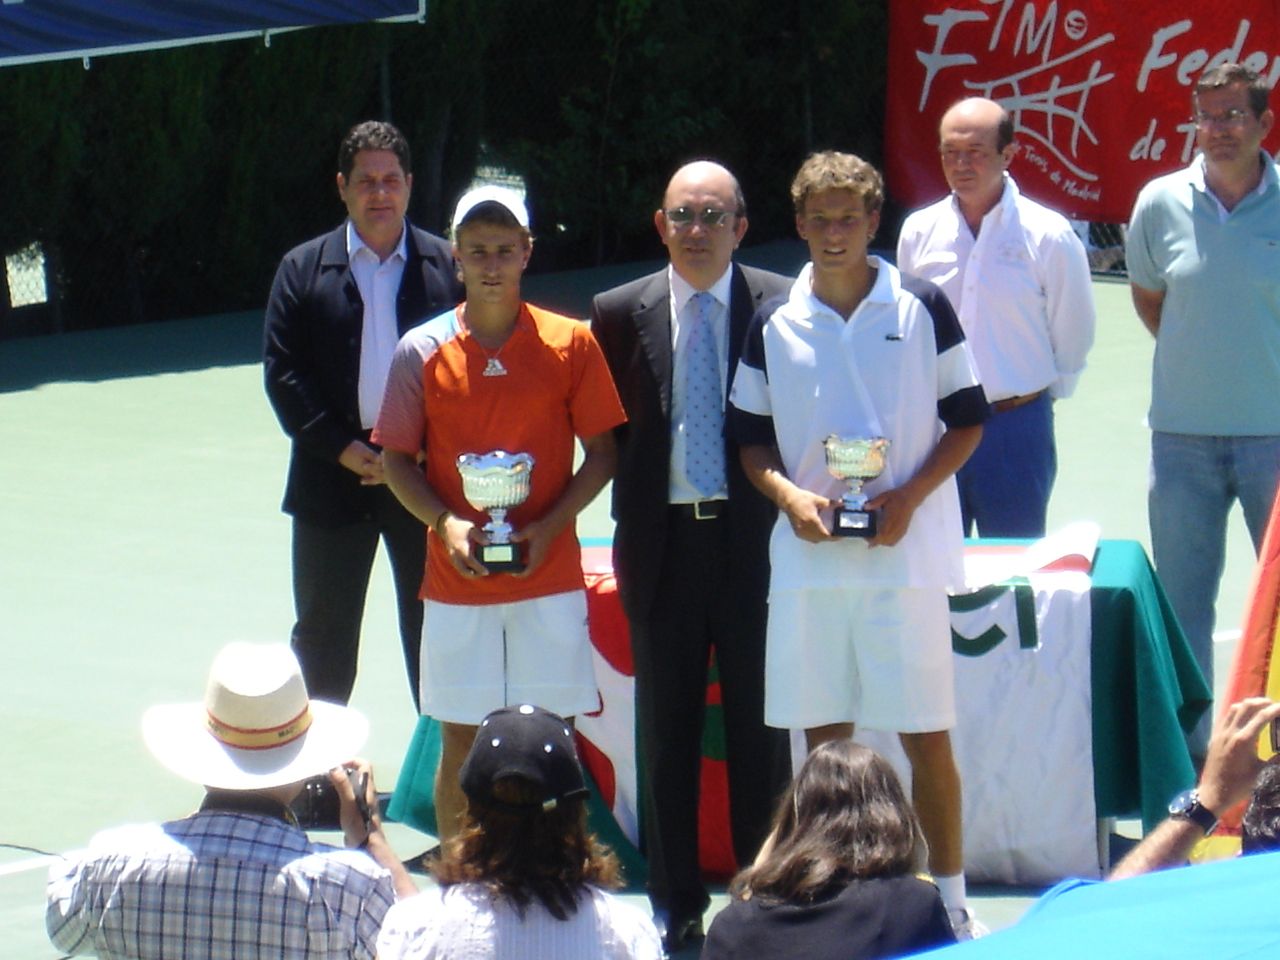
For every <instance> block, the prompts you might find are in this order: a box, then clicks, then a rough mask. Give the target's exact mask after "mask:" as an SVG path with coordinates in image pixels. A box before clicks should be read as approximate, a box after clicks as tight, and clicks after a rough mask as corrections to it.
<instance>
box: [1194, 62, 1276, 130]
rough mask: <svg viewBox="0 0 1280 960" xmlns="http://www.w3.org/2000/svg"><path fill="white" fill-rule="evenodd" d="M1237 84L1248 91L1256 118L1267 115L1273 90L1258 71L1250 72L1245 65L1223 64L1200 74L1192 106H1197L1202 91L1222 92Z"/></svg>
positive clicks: (1250, 107)
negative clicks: (1268, 101) (1268, 103)
mask: <svg viewBox="0 0 1280 960" xmlns="http://www.w3.org/2000/svg"><path fill="white" fill-rule="evenodd" d="M1236 84H1240V85H1242V86H1243V87H1244V88H1245V90H1246V91H1247V93H1248V95H1249V109H1250V110H1252V111H1253V115H1254V116H1255V117H1260V116H1262V115H1263V114H1264V113H1266V111H1267V100H1268V99H1269V98H1270V96H1271V88H1270V87H1268V86H1267V81H1266V80H1264V79H1263V78H1262V77H1261V76H1260V75H1259V74H1258V73H1257V72H1256V71H1254V70H1250V69H1249V68H1248V67H1246V66H1245V65H1244V64H1243V63H1221V64H1218V66H1216V67H1210V68H1209V69H1208V70H1206V71H1205V72H1204V73H1202V74H1200V79H1198V80H1197V81H1196V88H1195V92H1194V93H1192V95H1191V103H1192V106H1195V103H1196V98H1197V97H1198V96H1199V95H1200V93H1201V92H1202V91H1205V90H1221V89H1223V88H1224V87H1234V86H1235V85H1236Z"/></svg>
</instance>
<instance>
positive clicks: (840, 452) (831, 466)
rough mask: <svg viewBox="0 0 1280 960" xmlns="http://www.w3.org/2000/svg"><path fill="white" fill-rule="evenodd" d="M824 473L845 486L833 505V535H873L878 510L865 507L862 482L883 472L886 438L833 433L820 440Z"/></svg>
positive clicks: (887, 445)
mask: <svg viewBox="0 0 1280 960" xmlns="http://www.w3.org/2000/svg"><path fill="white" fill-rule="evenodd" d="M822 448H823V451H824V452H825V453H826V457H827V472H828V473H830V474H831V475H832V476H833V477H835V478H836V479H837V480H843V481H844V482H845V484H846V485H847V486H848V488H849V489H848V490H846V491H845V493H844V496H843V497H841V498H840V506H838V507H836V512H835V518H834V522H833V523H832V525H831V533H832V534H833V535H834V536H837V537H864V538H867V539H869V538H871V537H874V536H875V535H876V530H877V528H878V526H879V524H878V519H879V515H880V511H879V510H868V509H866V506H867V499H868V498H867V495H866V494H865V493H863V492H862V485H863V484H864V483H866V482H867V481H868V480H874V479H875V478H876V477H878V476H880V474H882V473H884V468H885V465H886V462H887V457H888V453H889V441H888V440H886V439H885V438H884V437H839V436H836V435H835V434H834V433H833V434H831V435H830V436H829V437H827V438H826V439H825V440H823V441H822Z"/></svg>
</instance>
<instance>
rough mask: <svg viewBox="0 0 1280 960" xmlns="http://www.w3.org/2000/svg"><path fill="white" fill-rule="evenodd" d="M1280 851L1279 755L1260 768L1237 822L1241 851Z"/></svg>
mask: <svg viewBox="0 0 1280 960" xmlns="http://www.w3.org/2000/svg"><path fill="white" fill-rule="evenodd" d="M1269 850H1280V754H1277V755H1276V756H1274V757H1272V758H1271V759H1270V760H1268V761H1267V762H1266V763H1265V764H1263V766H1262V771H1261V772H1260V773H1259V774H1258V779H1257V780H1255V781H1254V784H1253V794H1252V795H1251V796H1250V797H1249V806H1248V807H1246V808H1245V811H1244V819H1243V820H1241V821H1240V852H1241V853H1266V852H1267V851H1269Z"/></svg>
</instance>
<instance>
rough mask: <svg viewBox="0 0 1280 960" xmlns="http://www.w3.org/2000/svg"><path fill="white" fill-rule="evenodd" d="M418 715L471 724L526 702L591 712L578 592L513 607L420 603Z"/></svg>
mask: <svg viewBox="0 0 1280 960" xmlns="http://www.w3.org/2000/svg"><path fill="white" fill-rule="evenodd" d="M425 606H426V612H425V615H424V616H423V621H422V682H421V703H422V712H423V714H425V715H427V716H430V717H435V718H436V719H437V720H443V721H445V722H448V723H465V724H471V725H475V724H478V723H479V722H480V721H481V720H483V719H484V718H485V716H486V715H487V714H489V713H490V712H491V711H493V710H496V709H497V708H498V707H504V706H509V705H512V704H518V703H533V704H537V705H538V706H540V707H545V708H546V709H548V710H551V711H552V712H554V713H558V714H560V715H561V716H562V717H572V716H574V715H576V714H579V713H586V712H589V711H593V710H598V709H599V707H600V696H599V693H598V691H597V690H596V678H595V670H594V668H593V666H592V656H591V640H590V637H589V635H588V633H587V595H586V593H585V591H582V590H574V591H572V592H570V593H557V594H552V595H551V596H547V597H535V598H534V599H532V600H519V601H516V602H515V603H493V604H476V605H463V604H452V603H436V602H434V601H432V600H428V601H427V602H426V605H425Z"/></svg>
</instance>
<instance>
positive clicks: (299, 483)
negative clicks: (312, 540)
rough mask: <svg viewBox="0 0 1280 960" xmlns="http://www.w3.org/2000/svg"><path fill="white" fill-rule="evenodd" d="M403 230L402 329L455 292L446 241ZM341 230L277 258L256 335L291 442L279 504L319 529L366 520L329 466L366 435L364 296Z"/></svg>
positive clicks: (337, 470)
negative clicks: (362, 409) (362, 370)
mask: <svg viewBox="0 0 1280 960" xmlns="http://www.w3.org/2000/svg"><path fill="white" fill-rule="evenodd" d="M406 227H407V229H408V233H407V235H406V237H405V256H406V261H405V265H404V276H403V277H402V278H401V280H400V291H399V293H398V295H397V297H396V326H397V328H398V330H399V333H400V334H401V335H403V334H404V333H405V331H407V330H408V329H409V328H410V327H414V326H417V325H418V324H419V323H422V322H423V321H424V320H428V319H430V318H431V317H433V316H435V315H436V314H438V313H441V312H442V311H444V310H447V309H449V308H450V307H451V306H453V305H454V304H456V303H457V302H458V301H459V300H461V299H462V289H461V287H460V285H459V284H458V281H457V279H456V276H455V273H454V269H453V253H452V251H451V249H450V247H449V244H448V243H447V242H445V241H444V240H442V239H441V238H440V237H437V236H435V235H434V234H430V233H427V231H425V230H420V229H418V228H417V227H414V226H412V225H411V224H408V223H406ZM346 229H347V227H346V223H343V224H342V226H340V227H338V228H337V229H336V230H333V231H331V232H330V233H326V234H323V235H321V236H319V237H316V238H314V239H312V240H308V241H307V242H306V243H304V244H302V245H301V246H298V247H295V248H294V249H293V250H290V251H289V253H287V254H286V255H285V257H284V259H283V260H282V261H281V262H280V267H279V269H278V270H277V271H276V278H275V282H274V283H273V284H272V285H271V298H270V300H269V301H268V302H267V315H266V326H265V331H264V337H263V368H264V377H265V381H266V388H267V397H268V398H269V399H270V401H271V406H272V407H273V408H274V409H275V412H276V416H277V417H278V418H279V420H280V425H281V426H282V427H283V428H284V432H285V433H286V434H288V435H289V437H290V439H291V440H292V441H293V450H292V454H291V456H290V459H289V477H288V481H287V482H286V485H285V494H284V505H283V509H284V511H285V512H286V513H289V514H293V515H294V516H296V517H298V518H300V519H303V520H307V521H309V522H312V523H318V524H322V525H325V526H337V525H339V524H344V523H351V522H354V521H358V520H362V519H367V517H368V507H367V506H366V502H367V499H368V498H367V493H368V489H367V488H363V487H361V486H360V478H359V477H358V476H357V475H356V474H354V473H352V472H351V471H350V470H347V469H346V468H345V467H343V466H342V465H341V464H339V463H338V456H339V455H340V454H341V453H342V451H343V450H344V449H345V448H346V447H347V445H348V444H349V443H351V441H352V440H363V439H365V437H366V431H365V430H364V429H363V428H362V426H361V424H360V410H359V400H358V396H357V394H358V389H359V381H360V339H361V332H362V328H363V324H364V301H363V300H362V299H361V297H360V291H359V289H358V288H357V287H356V280H355V277H354V276H353V275H352V273H351V269H350V265H349V264H348V262H347V237H346Z"/></svg>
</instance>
